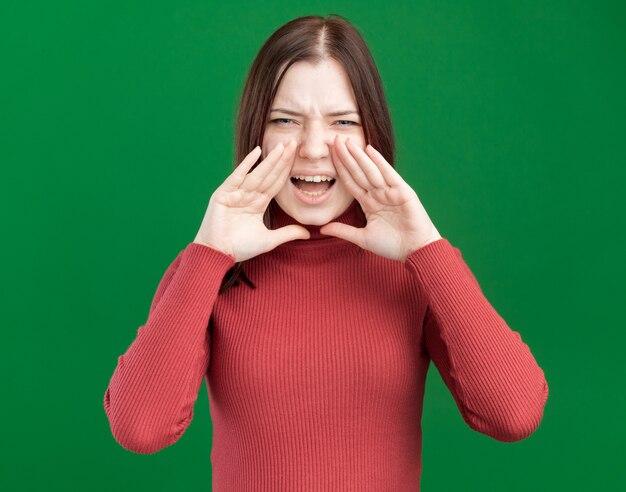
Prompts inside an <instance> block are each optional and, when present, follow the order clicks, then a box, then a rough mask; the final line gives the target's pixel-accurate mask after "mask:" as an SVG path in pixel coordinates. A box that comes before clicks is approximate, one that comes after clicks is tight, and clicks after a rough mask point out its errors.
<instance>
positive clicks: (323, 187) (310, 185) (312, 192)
mask: <svg viewBox="0 0 626 492" xmlns="http://www.w3.org/2000/svg"><path fill="white" fill-rule="evenodd" d="M290 179H291V182H292V183H293V184H294V186H295V187H296V188H298V189H299V190H300V191H301V192H302V193H304V194H305V195H308V196H320V195H323V194H324V193H326V192H327V191H328V190H329V189H330V188H331V187H332V186H334V185H335V182H336V181H337V180H336V179H332V180H330V181H319V182H315V181H305V180H303V179H298V178H296V177H292V178H290Z"/></svg>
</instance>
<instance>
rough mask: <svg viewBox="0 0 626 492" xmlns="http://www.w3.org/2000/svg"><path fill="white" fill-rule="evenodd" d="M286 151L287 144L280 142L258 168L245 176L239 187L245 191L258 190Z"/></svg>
mask: <svg viewBox="0 0 626 492" xmlns="http://www.w3.org/2000/svg"><path fill="white" fill-rule="evenodd" d="M284 151H285V146H284V145H283V143H282V142H279V143H278V144H277V145H276V146H275V147H274V148H273V149H272V150H271V152H270V153H269V154H267V157H265V159H263V161H261V163H260V164H259V165H258V167H257V168H256V169H253V170H252V171H250V172H249V173H248V174H247V175H246V176H245V177H244V180H243V182H242V183H241V184H240V185H239V188H241V189H242V190H245V191H252V190H257V189H258V188H259V185H260V184H261V183H262V182H263V180H264V179H265V176H266V175H267V173H268V172H270V170H271V169H272V168H273V167H274V166H275V165H276V163H277V162H278V160H279V159H280V157H281V155H282V154H283V152H284Z"/></svg>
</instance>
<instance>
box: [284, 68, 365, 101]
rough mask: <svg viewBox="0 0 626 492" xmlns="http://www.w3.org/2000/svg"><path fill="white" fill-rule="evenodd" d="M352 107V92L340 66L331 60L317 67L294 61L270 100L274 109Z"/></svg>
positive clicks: (353, 99)
mask: <svg viewBox="0 0 626 492" xmlns="http://www.w3.org/2000/svg"><path fill="white" fill-rule="evenodd" d="M346 104H347V105H352V106H354V107H356V100H355V98H354V91H353V90H352V85H351V83H350V79H349V77H348V74H347V73H346V71H345V69H344V68H343V66H342V65H341V64H340V63H339V62H337V61H336V60H333V59H326V60H323V61H321V62H320V63H318V64H312V63H310V62H305V61H301V62H296V63H294V64H293V65H292V66H291V67H289V69H288V70H287V72H286V73H285V75H284V77H283V80H282V81H281V83H280V86H279V87H278V91H277V92H276V97H275V98H274V104H273V105H274V107H276V106H281V107H285V106H286V107H290V108H291V109H295V110H302V111H304V112H306V111H308V110H310V109H317V108H321V109H324V110H332V109H333V108H335V107H336V106H346Z"/></svg>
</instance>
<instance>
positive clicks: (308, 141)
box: [298, 125, 334, 162]
mask: <svg viewBox="0 0 626 492" xmlns="http://www.w3.org/2000/svg"><path fill="white" fill-rule="evenodd" d="M333 138H334V134H333V132H326V131H324V130H323V129H322V128H320V126H319V125H311V126H309V128H307V129H306V130H305V131H303V132H302V136H301V138H300V142H299V143H300V146H299V147H300V149H299V151H298V155H299V157H301V158H302V159H307V160H310V161H313V162H315V161H319V160H321V159H324V158H325V157H327V156H328V155H329V153H330V150H329V149H330V145H332V142H333Z"/></svg>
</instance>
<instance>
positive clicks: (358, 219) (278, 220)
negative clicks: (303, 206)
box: [270, 199, 367, 241]
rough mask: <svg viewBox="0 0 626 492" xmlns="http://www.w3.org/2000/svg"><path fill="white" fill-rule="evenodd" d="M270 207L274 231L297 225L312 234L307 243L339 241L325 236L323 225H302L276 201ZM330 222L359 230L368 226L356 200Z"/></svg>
mask: <svg viewBox="0 0 626 492" xmlns="http://www.w3.org/2000/svg"><path fill="white" fill-rule="evenodd" d="M270 207H271V210H270V213H271V217H272V219H271V223H272V226H271V228H272V229H279V228H280V227H284V226H287V225H291V224H297V225H300V226H302V227H304V228H305V229H306V230H308V231H309V233H310V234H311V237H310V238H309V239H308V240H305V241H311V240H315V241H321V240H328V239H339V238H336V237H334V236H325V235H324V234H322V233H321V232H320V228H321V227H322V226H321V225H311V224H301V223H300V222H298V221H297V220H296V219H294V218H293V217H291V216H290V215H289V214H287V213H286V212H285V211H284V210H283V209H282V208H280V206H279V205H278V203H276V200H272V201H271V202H270ZM330 222H341V223H342V224H348V225H351V226H353V227H358V228H361V227H365V225H366V224H367V220H366V218H365V214H364V213H363V210H362V209H361V205H360V204H359V202H358V201H357V200H356V199H354V200H352V203H351V204H350V206H349V207H348V208H347V209H346V210H345V211H344V212H343V213H342V214H340V215H339V216H337V217H335V218H334V219H332V220H331V221H330Z"/></svg>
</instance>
